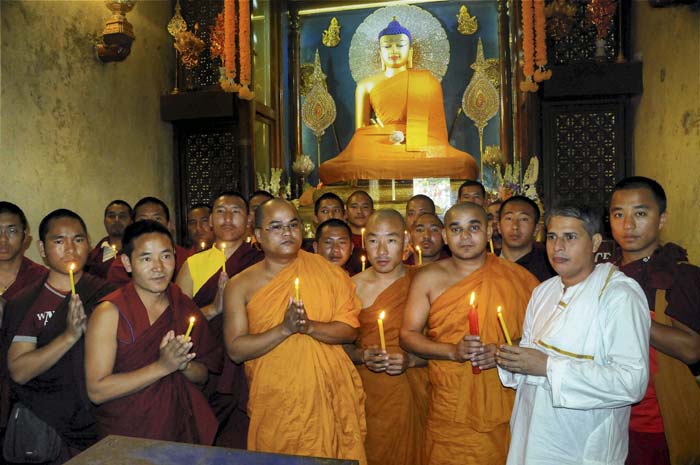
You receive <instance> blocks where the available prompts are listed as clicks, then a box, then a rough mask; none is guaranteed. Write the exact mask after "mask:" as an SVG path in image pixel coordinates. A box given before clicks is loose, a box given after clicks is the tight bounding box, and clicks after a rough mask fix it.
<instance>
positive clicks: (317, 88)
mask: <svg viewBox="0 0 700 465" xmlns="http://www.w3.org/2000/svg"><path fill="white" fill-rule="evenodd" d="M325 79H326V76H325V74H323V71H322V70H321V58H320V56H319V54H318V50H316V60H315V61H314V72H313V74H312V75H311V81H312V82H313V86H312V87H311V90H310V91H309V93H308V94H307V95H306V99H305V100H304V103H303V104H302V106H301V119H302V121H303V122H304V124H305V125H306V127H308V128H309V129H311V131H313V133H314V134H315V135H316V143H317V147H318V151H317V155H316V166H317V167H318V166H321V136H323V134H324V133H325V131H326V129H327V128H328V126H330V125H331V124H333V122H334V121H335V117H336V108H335V101H334V100H333V97H332V96H331V94H329V93H328V91H327V90H326V86H325Z"/></svg>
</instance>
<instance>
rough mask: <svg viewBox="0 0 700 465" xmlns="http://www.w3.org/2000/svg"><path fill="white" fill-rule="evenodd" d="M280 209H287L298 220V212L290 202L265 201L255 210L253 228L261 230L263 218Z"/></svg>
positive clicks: (279, 200)
mask: <svg viewBox="0 0 700 465" xmlns="http://www.w3.org/2000/svg"><path fill="white" fill-rule="evenodd" d="M280 209H283V210H284V209H289V210H291V211H293V212H294V216H296V217H297V218H299V212H298V211H297V209H296V207H295V206H294V204H293V203H292V202H288V201H287V200H284V199H279V198H274V199H270V200H266V201H265V202H263V203H262V204H260V206H259V207H258V208H257V210H255V227H256V228H262V224H263V222H264V221H265V217H266V216H268V215H270V214H271V213H272V212H274V211H277V210H280Z"/></svg>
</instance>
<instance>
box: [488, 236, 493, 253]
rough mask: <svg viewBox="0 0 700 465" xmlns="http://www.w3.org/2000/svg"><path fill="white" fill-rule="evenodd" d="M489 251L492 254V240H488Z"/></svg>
mask: <svg viewBox="0 0 700 465" xmlns="http://www.w3.org/2000/svg"><path fill="white" fill-rule="evenodd" d="M489 249H491V253H493V240H492V239H489Z"/></svg>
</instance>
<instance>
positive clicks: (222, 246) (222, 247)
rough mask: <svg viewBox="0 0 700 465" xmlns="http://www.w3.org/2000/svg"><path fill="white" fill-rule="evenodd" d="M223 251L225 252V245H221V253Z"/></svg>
mask: <svg viewBox="0 0 700 465" xmlns="http://www.w3.org/2000/svg"><path fill="white" fill-rule="evenodd" d="M224 250H226V244H221V251H222V252H223V251H224Z"/></svg>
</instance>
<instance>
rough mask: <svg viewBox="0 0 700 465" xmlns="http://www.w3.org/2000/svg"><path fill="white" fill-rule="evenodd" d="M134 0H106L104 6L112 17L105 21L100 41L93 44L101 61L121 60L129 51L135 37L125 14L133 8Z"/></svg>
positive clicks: (132, 27)
mask: <svg viewBox="0 0 700 465" xmlns="http://www.w3.org/2000/svg"><path fill="white" fill-rule="evenodd" d="M134 3H135V0H107V1H106V2H105V6H106V7H107V8H109V10H110V11H111V12H112V17H111V18H109V19H108V20H107V21H106V23H105V28H104V31H102V35H101V36H100V38H101V39H102V41H101V42H98V43H97V44H96V45H95V51H96V52H97V58H99V60H100V61H102V62H103V63H109V62H111V61H123V60H125V59H126V57H128V56H129V54H130V53H131V44H132V43H133V42H134V39H135V38H136V37H135V36H134V26H132V25H131V23H130V22H129V21H127V20H126V14H127V13H128V12H130V11H131V10H132V9H133V8H134Z"/></svg>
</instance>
